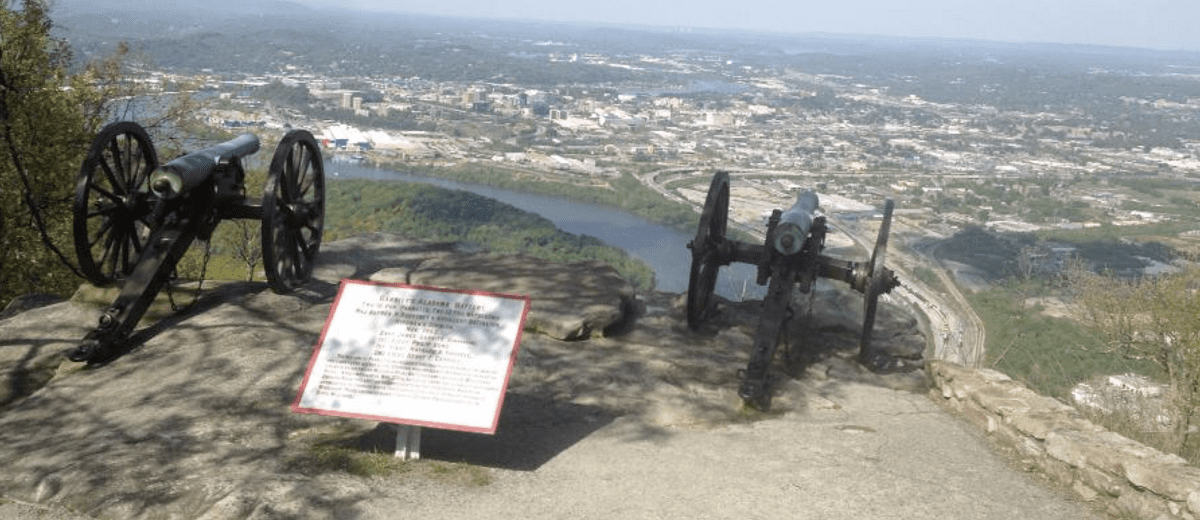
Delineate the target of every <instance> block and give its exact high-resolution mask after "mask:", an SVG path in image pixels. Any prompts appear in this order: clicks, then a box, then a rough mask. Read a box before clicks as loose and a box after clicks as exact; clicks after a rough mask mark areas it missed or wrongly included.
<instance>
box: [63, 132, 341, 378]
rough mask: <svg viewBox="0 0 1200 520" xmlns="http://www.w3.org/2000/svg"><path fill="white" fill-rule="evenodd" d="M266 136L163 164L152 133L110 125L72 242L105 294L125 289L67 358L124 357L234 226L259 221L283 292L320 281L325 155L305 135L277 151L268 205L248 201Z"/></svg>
mask: <svg viewBox="0 0 1200 520" xmlns="http://www.w3.org/2000/svg"><path fill="white" fill-rule="evenodd" d="M259 146H260V143H259V140H258V137H257V136H255V135H253V134H243V135H241V136H238V137H237V138H235V139H232V140H229V141H226V142H224V143H220V144H217V145H214V146H210V147H208V148H204V149H202V150H198V151H195V152H192V153H190V154H187V155H184V156H182V157H179V158H177V159H175V160H172V161H170V162H168V163H166V164H163V165H161V166H160V165H159V164H158V155H157V152H156V151H155V149H154V146H153V144H152V143H151V141H150V137H149V134H147V133H146V131H145V129H143V128H142V127H141V126H140V125H138V124H137V123H133V122H118V123H113V124H110V125H108V126H106V127H105V128H104V129H103V130H101V131H100V133H99V134H98V135H97V137H96V139H95V140H94V141H93V143H92V146H91V148H90V149H89V151H88V154H87V156H86V157H85V159H84V161H83V164H82V166H81V168H80V171H79V176H78V177H77V182H76V188H75V200H74V203H73V206H72V210H73V235H74V242H75V252H76V257H77V259H78V262H79V267H80V271H81V272H82V273H83V275H84V276H85V277H87V279H88V280H89V281H90V282H92V283H93V284H95V285H97V286H111V285H120V287H121V290H120V292H119V294H118V296H117V298H116V300H114V302H113V303H112V305H110V306H109V307H108V309H106V310H105V311H104V312H103V314H102V315H101V316H100V320H99V324H98V325H97V327H96V328H95V329H94V330H92V331H91V332H89V333H88V334H87V335H86V336H85V337H84V339H83V341H82V342H81V343H80V345H79V346H78V347H77V348H75V349H74V350H72V351H71V352H69V353H68V357H69V358H70V359H71V360H73V361H83V362H88V363H99V362H104V361H107V360H109V359H111V358H112V357H113V356H115V355H118V354H119V353H120V352H121V351H122V350H123V348H124V347H126V346H127V345H125V343H126V342H127V340H128V338H129V336H130V334H131V333H132V332H133V330H134V328H135V327H136V326H137V323H138V321H140V320H141V318H142V316H143V315H144V314H145V312H146V310H147V309H148V308H149V306H150V304H151V303H152V302H153V301H154V299H155V297H156V296H157V294H158V293H159V291H161V290H162V289H163V288H164V287H165V286H166V285H167V284H168V283H169V282H170V280H171V278H172V277H173V276H174V274H175V269H176V265H177V264H178V262H179V260H180V259H181V258H182V257H183V255H184V253H186V252H187V250H188V248H189V247H190V246H191V245H192V243H193V242H194V241H195V240H205V241H206V240H208V239H209V238H210V237H211V236H212V234H213V231H214V230H215V229H216V227H217V225H218V224H219V223H220V222H221V221H222V220H226V219H256V220H260V221H261V227H262V233H261V235H262V255H263V266H264V268H265V271H266V277H267V282H268V284H269V285H270V287H271V289H272V290H274V291H275V292H279V293H286V292H289V291H291V290H293V289H295V288H296V287H298V286H299V285H301V284H302V283H304V282H305V281H306V280H307V279H308V278H309V277H310V276H311V274H312V268H313V262H314V261H315V259H316V255H317V252H318V250H319V248H320V244H321V233H322V230H323V228H324V213H325V173H324V163H323V161H322V158H321V149H320V147H319V146H318V145H317V142H316V140H315V139H314V138H313V136H312V134H311V133H309V132H307V131H305V130H292V131H290V132H288V133H287V134H286V135H285V136H284V137H283V139H282V140H281V141H280V143H279V145H278V146H277V147H276V149H275V154H274V156H273V158H272V160H271V164H270V167H269V170H268V174H267V180H266V183H265V186H264V190H263V196H262V200H261V203H253V202H251V201H250V200H249V198H248V197H247V194H246V186H245V180H246V171H245V169H244V167H243V166H242V160H243V159H244V158H246V157H247V156H249V155H251V154H253V153H255V152H257V151H258V150H259Z"/></svg>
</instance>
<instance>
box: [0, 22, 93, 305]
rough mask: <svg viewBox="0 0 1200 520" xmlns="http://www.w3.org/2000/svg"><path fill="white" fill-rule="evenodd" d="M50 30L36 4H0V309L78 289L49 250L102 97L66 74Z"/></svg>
mask: <svg viewBox="0 0 1200 520" xmlns="http://www.w3.org/2000/svg"><path fill="white" fill-rule="evenodd" d="M51 27H52V23H51V21H50V19H49V17H48V16H47V12H46V5H45V3H44V2H43V1H42V0H25V1H24V2H21V3H20V4H19V7H18V4H17V2H15V1H12V2H10V1H9V0H0V159H2V160H0V304H6V303H7V302H8V301H9V300H11V299H12V298H13V297H14V296H17V295H20V294H26V293H35V292H40V293H59V294H62V293H66V292H68V291H70V290H71V288H73V286H75V285H77V283H78V282H77V280H76V278H75V277H74V276H73V274H72V273H71V271H70V269H68V268H67V267H65V264H64V263H63V260H64V258H65V257H64V256H63V255H62V253H61V251H60V249H59V248H58V247H57V246H56V244H63V243H67V239H66V237H67V236H68V235H69V233H68V230H69V226H70V204H71V200H72V194H73V191H74V178H75V173H76V171H77V169H78V168H79V164H80V162H81V160H82V156H83V153H84V151H85V150H86V149H87V148H88V145H89V144H90V139H91V136H92V135H94V133H95V131H96V128H97V127H98V126H99V124H100V122H101V117H100V114H101V113H102V111H103V110H102V105H103V98H104V96H103V93H102V91H101V90H100V89H98V88H96V87H95V86H94V83H95V81H94V80H95V78H96V77H97V72H98V71H97V70H96V69H93V68H89V69H88V70H86V71H84V72H82V73H80V74H78V75H74V76H72V75H70V74H68V71H67V68H68V65H69V64H70V60H71V53H70V48H69V46H68V45H67V43H66V42H65V41H63V40H60V39H57V38H54V37H52V36H51V35H50V29H51ZM44 246H45V247H44Z"/></svg>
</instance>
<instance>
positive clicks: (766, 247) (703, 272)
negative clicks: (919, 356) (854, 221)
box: [687, 171, 901, 411]
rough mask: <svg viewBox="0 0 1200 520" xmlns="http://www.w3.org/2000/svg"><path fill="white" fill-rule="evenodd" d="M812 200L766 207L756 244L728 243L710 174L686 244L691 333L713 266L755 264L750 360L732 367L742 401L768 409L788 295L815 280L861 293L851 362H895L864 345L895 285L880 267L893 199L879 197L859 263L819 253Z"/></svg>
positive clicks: (821, 239) (719, 189)
mask: <svg viewBox="0 0 1200 520" xmlns="http://www.w3.org/2000/svg"><path fill="white" fill-rule="evenodd" d="M818 205H819V199H818V197H817V194H816V193H814V192H812V191H804V192H802V193H800V194H799V195H798V196H797V198H796V202H795V204H793V205H792V206H791V207H790V208H788V209H787V210H786V211H783V210H779V209H776V210H774V211H773V212H772V214H771V216H770V218H769V219H768V221H767V232H766V238H765V240H764V243H762V244H751V243H745V242H739V241H736V240H731V239H729V238H726V236H725V235H726V231H727V229H728V222H729V174H728V172H724V171H718V172H717V173H716V174H715V175H713V179H712V184H711V185H710V186H709V190H708V195H707V196H706V198H705V202H704V208H703V210H702V212H701V214H700V225H699V228H698V229H697V231H696V237H695V238H694V239H693V240H692V241H691V242H690V243H688V245H687V247H688V248H689V249H691V253H692V265H691V272H690V273H689V278H688V292H687V323H688V327H689V328H691V329H692V330H699V329H700V328H701V325H702V324H703V323H704V322H705V320H706V319H707V318H708V317H709V316H710V315H711V314H712V312H713V309H714V307H715V299H714V298H713V289H714V287H715V286H716V280H717V272H718V270H719V268H720V267H721V266H726V265H729V264H730V263H732V262H742V263H748V264H752V265H756V266H758V272H757V280H756V282H757V283H758V285H767V286H768V287H767V293H766V296H765V297H764V298H763V304H762V312H761V314H760V316H759V322H758V329H757V331H756V332H755V335H754V342H753V345H752V346H751V352H750V361H749V363H748V364H747V366H746V368H745V370H742V371H739V376H740V377H741V383H740V387H739V389H738V396H739V397H741V398H742V400H743V402H745V404H746V405H748V406H750V407H753V408H756V409H759V410H763V411H766V410H769V409H770V404H771V394H770V389H769V388H768V382H769V377H768V376H769V369H770V366H771V362H772V358H773V357H774V355H775V350H776V348H777V346H778V344H779V341H780V338H781V336H782V334H783V333H784V331H785V330H786V327H785V325H786V322H787V320H789V319H791V318H792V316H793V315H794V313H795V312H794V307H793V301H794V298H793V292H794V290H796V289H798V290H799V291H800V292H801V293H809V292H810V291H812V289H813V284H814V283H815V282H816V280H817V278H818V277H821V278H828V279H833V280H841V281H843V282H845V283H847V284H849V285H850V287H852V288H854V289H855V290H856V291H858V292H860V293H862V294H863V301H864V303H863V326H862V332H861V334H860V336H859V353H858V360H859V362H860V363H861V364H862V365H864V366H865V367H867V368H868V369H870V370H872V371H874V372H888V371H895V370H896V369H898V368H900V367H901V364H900V362H899V361H898V360H897V359H895V358H894V357H892V356H890V355H889V354H887V353H886V352H884V351H882V350H881V349H879V348H877V347H876V346H874V345H872V343H871V332H872V329H873V328H874V324H875V310H876V307H877V304H878V301H879V296H880V295H881V294H885V293H888V292H891V290H892V289H894V288H896V287H897V286H899V285H900V282H899V280H898V279H897V278H896V275H895V273H894V272H893V271H892V270H890V269H888V268H886V267H884V265H883V264H884V258H885V257H886V256H887V242H888V233H889V228H890V227H891V221H892V209H893V206H894V205H895V204H894V202H893V201H892V200H891V199H888V200H886V201H885V204H884V210H883V221H882V223H881V224H880V227H879V235H878V237H877V239H876V241H875V248H874V250H873V251H872V253H871V256H870V259H869V260H868V261H866V262H856V261H848V260H841V259H836V258H831V257H828V256H826V255H824V254H822V253H821V251H822V250H823V249H824V247H825V235H826V232H827V231H828V226H827V224H826V219H825V217H824V216H823V215H818V214H817V213H816V210H817V207H818ZM768 284H769V285H768Z"/></svg>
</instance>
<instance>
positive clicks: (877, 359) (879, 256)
mask: <svg viewBox="0 0 1200 520" xmlns="http://www.w3.org/2000/svg"><path fill="white" fill-rule="evenodd" d="M894 206H895V203H894V202H893V201H892V199H888V200H887V202H886V203H885V204H884V206H883V222H882V223H880V224H879V237H878V238H876V239H875V250H874V251H872V252H871V260H870V263H869V264H868V265H867V273H868V276H869V281H868V282H867V290H866V292H864V293H863V328H862V335H861V336H859V342H858V346H859V351H858V353H859V354H858V355H859V360H860V361H861V362H862V363H863V364H865V365H867V366H868V367H869V368H871V369H872V370H874V371H876V372H879V371H886V370H888V369H889V368H890V367H889V365H894V364H895V361H894V360H892V359H891V358H890V356H887V355H886V354H883V353H880V352H877V351H874V350H872V349H871V333H872V331H873V330H874V329H875V311H876V309H877V308H878V304H879V295H880V294H881V293H884V292H887V291H888V290H890V289H891V285H890V284H891V282H892V280H889V279H888V278H889V276H888V271H887V270H886V269H884V267H883V263H884V260H885V259H886V258H887V243H888V234H889V233H890V231H891V227H892V209H893V207H894Z"/></svg>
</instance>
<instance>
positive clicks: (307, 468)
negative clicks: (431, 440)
mask: <svg viewBox="0 0 1200 520" xmlns="http://www.w3.org/2000/svg"><path fill="white" fill-rule="evenodd" d="M381 434H383V435H384V437H386V438H387V440H384V439H383V438H381V437H380V435H381ZM391 435H394V431H393V430H391V429H390V428H382V429H381V428H376V429H375V430H373V431H363V430H362V428H361V427H356V426H354V425H352V424H348V423H339V424H325V425H322V426H318V427H317V428H315V429H313V430H301V431H297V432H294V433H293V434H292V435H291V436H290V437H292V442H293V443H294V444H295V445H296V446H297V447H298V450H296V451H295V452H293V453H295V455H293V456H292V457H290V458H288V459H286V461H285V462H284V466H285V468H286V470H287V471H290V472H295V473H299V474H302V475H308V476H316V475H321V474H326V473H347V474H349V475H353V476H356V477H361V478H388V477H396V476H403V477H404V478H405V479H426V480H430V481H434V482H438V483H443V484H453V485H458V486H463V487H479V486H486V485H488V484H491V483H492V473H491V471H490V470H489V469H488V468H485V467H481V466H475V465H472V464H469V463H465V462H450V461H440V460H429V459H423V460H409V461H406V460H403V459H399V458H396V456H395V454H394V453H393V452H392V451H391V450H390V449H383V448H381V446H390V439H392V438H394V437H391Z"/></svg>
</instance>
